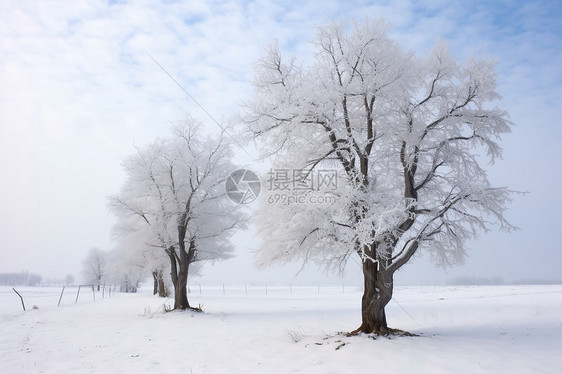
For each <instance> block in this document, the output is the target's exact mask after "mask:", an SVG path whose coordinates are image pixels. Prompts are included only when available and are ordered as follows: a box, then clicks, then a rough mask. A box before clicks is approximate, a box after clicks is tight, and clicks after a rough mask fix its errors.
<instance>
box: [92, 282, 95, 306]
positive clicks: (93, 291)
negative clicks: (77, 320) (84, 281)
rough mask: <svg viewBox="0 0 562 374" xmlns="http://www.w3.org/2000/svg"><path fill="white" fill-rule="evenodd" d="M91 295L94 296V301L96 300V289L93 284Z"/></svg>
mask: <svg viewBox="0 0 562 374" xmlns="http://www.w3.org/2000/svg"><path fill="white" fill-rule="evenodd" d="M92 296H94V302H95V301H96V291H95V290H94V285H93V284H92Z"/></svg>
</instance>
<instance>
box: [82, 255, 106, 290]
mask: <svg viewBox="0 0 562 374" xmlns="http://www.w3.org/2000/svg"><path fill="white" fill-rule="evenodd" d="M108 256H109V255H108V252H105V251H102V250H101V249H99V248H92V249H90V250H89V251H88V255H87V256H86V258H85V259H84V262H83V264H82V276H83V277H84V280H85V281H86V282H92V284H93V285H94V286H95V287H96V288H97V290H98V291H99V290H100V288H101V285H102V284H103V283H104V282H105V281H106V277H107V263H108V261H107V260H108Z"/></svg>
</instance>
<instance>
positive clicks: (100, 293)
mask: <svg viewBox="0 0 562 374" xmlns="http://www.w3.org/2000/svg"><path fill="white" fill-rule="evenodd" d="M113 292H114V290H113V287H111V286H100V288H99V290H98V289H97V287H95V286H93V285H91V284H89V285H77V286H62V287H40V286H37V287H17V288H16V287H0V311H1V312H14V311H16V310H23V311H27V310H31V309H39V308H41V307H44V306H65V305H73V304H83V303H89V302H95V301H96V299H97V300H99V299H104V298H106V297H107V298H109V297H111V295H112V293H113Z"/></svg>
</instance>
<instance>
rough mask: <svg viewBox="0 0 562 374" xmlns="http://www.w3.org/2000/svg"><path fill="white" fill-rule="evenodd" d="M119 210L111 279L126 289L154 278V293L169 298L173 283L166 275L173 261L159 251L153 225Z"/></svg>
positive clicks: (115, 227)
mask: <svg viewBox="0 0 562 374" xmlns="http://www.w3.org/2000/svg"><path fill="white" fill-rule="evenodd" d="M117 213H118V220H117V222H116V224H115V226H114V241H115V243H116V246H115V248H114V250H113V251H112V253H113V256H112V258H113V261H112V263H111V266H110V273H111V276H112V279H113V280H114V281H115V283H116V284H121V285H122V286H121V288H123V289H125V290H127V289H129V288H130V287H129V285H131V284H136V283H140V282H141V281H142V280H144V279H146V278H149V277H152V279H153V284H154V287H153V294H154V295H156V294H158V296H160V297H169V296H170V286H171V283H170V282H169V281H166V279H167V277H166V276H165V275H166V274H169V273H170V270H169V269H170V261H169V259H168V257H167V256H166V254H165V252H164V251H162V250H160V249H161V246H160V245H158V244H157V240H155V239H157V238H155V237H154V233H153V232H152V229H151V227H150V226H148V225H147V224H146V222H145V221H140V220H138V217H136V216H131V215H130V212H127V211H123V210H119V209H118V210H117Z"/></svg>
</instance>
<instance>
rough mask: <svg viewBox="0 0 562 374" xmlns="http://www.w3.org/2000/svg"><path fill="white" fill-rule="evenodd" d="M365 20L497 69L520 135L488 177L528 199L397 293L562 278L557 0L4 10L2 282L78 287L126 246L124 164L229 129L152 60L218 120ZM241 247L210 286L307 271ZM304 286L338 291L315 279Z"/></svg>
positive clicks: (214, 271)
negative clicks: (112, 210)
mask: <svg viewBox="0 0 562 374" xmlns="http://www.w3.org/2000/svg"><path fill="white" fill-rule="evenodd" d="M281 3H282V4H281ZM490 3H492V4H490ZM367 17H368V18H371V19H374V18H378V17H383V18H385V19H386V20H387V21H388V22H390V23H391V24H392V28H391V30H390V34H391V36H392V37H394V38H395V39H396V40H397V41H398V42H399V43H400V44H402V46H403V47H404V48H406V49H408V50H412V51H414V52H415V53H417V54H420V55H423V54H425V53H427V52H428V50H429V48H430V47H431V45H432V44H433V43H435V41H436V40H438V39H447V40H449V41H450V45H451V49H452V50H453V51H454V52H455V54H456V55H457V56H458V58H459V59H466V58H469V57H471V56H479V55H481V54H482V53H485V55H486V56H488V57H490V58H494V59H496V60H497V61H498V64H497V73H498V91H499V93H500V94H501V95H502V97H503V99H502V101H501V103H500V105H501V106H502V107H503V108H504V109H506V110H508V111H509V113H510V115H511V119H512V120H513V121H514V122H515V124H516V125H517V127H515V129H514V131H513V133H512V134H510V135H508V136H506V137H505V139H504V140H503V146H504V160H502V161H499V162H497V163H496V164H495V165H494V166H491V167H490V177H491V179H492V180H493V182H494V183H495V184H496V185H501V186H504V185H507V186H509V187H510V188H512V189H515V190H520V191H529V194H527V195H526V196H521V197H516V199H515V201H514V202H513V204H512V206H511V209H510V211H509V212H508V217H509V219H510V220H511V221H512V222H513V223H514V224H515V225H517V226H519V227H520V230H519V231H517V232H515V233H512V234H505V233H488V234H484V235H482V237H481V238H480V239H479V240H477V241H475V242H472V243H471V244H470V247H471V251H470V257H469V259H468V261H467V263H466V264H465V266H463V267H459V268H453V269H449V270H447V272H445V271H444V270H441V269H435V268H434V267H432V266H431V264H429V261H428V260H427V259H426V258H425V257H423V256H418V258H415V259H414V262H413V263H412V264H409V265H406V267H405V268H404V270H403V271H401V273H400V274H398V276H397V277H398V281H400V282H403V283H418V282H421V283H424V284H431V283H438V282H443V281H445V280H447V279H452V278H455V277H460V276H474V277H501V278H503V279H505V280H508V281H509V280H519V279H558V280H560V279H562V245H561V244H560V240H559V237H558V235H560V233H559V230H560V227H559V226H560V223H561V222H562V220H561V219H560V218H559V214H560V213H559V212H560V211H562V203H561V199H560V197H559V196H560V193H559V188H560V187H559V186H560V185H561V182H562V177H561V172H562V170H561V169H562V168H561V161H560V160H561V158H562V128H561V126H560V118H562V109H561V107H562V100H561V97H562V68H560V67H561V66H562V26H561V25H562V23H561V22H560V19H561V17H562V6H561V5H560V2H559V1H555V0H552V1H521V2H517V1H508V0H505V1H502V0H498V1H494V2H488V1H468V2H467V1H449V0H428V1H415V0H399V1H337V0H334V1H332V0H320V1H307V0H300V1H284V2H276V1H270V0H256V1H196V0H191V1H177V2H175V1H162V2H156V1H134V2H133V1H131V2H128V1H72V2H62V1H61V2H57V1H41V2H38V1H26V0H14V1H12V0H4V1H2V2H0V209H1V212H2V213H1V214H0V272H8V271H16V272H19V271H21V270H29V271H31V272H35V273H39V274H42V275H43V276H44V277H45V278H49V277H58V278H64V276H65V275H66V274H74V275H75V276H78V275H79V268H80V266H81V261H82V260H83V258H84V257H85V254H86V252H87V251H88V249H90V248H92V247H100V248H102V249H106V250H109V249H111V248H112V246H113V243H112V241H111V226H112V224H113V223H114V219H113V217H112V216H111V215H110V214H109V213H108V211H107V208H106V196H107V195H109V194H111V193H115V192H117V191H118V190H119V188H120V186H121V184H122V183H123V181H124V173H123V171H122V167H121V160H122V159H123V158H124V157H125V156H127V155H128V154H130V153H132V152H133V150H134V146H135V145H142V144H145V143H147V142H149V141H151V140H153V139H155V138H156V137H159V136H166V135H167V134H168V132H169V128H170V124H171V122H174V121H176V120H178V119H181V118H182V117H184V116H185V114H186V113H187V112H189V113H191V114H192V115H194V116H195V117H198V118H199V119H201V120H202V121H204V122H205V123H206V124H207V126H208V128H209V129H210V130H211V129H213V128H214V127H215V126H216V125H215V124H214V123H213V122H212V120H211V119H210V118H209V117H208V116H207V115H206V114H205V113H204V112H203V111H202V110H201V109H200V108H199V107H198V106H197V105H196V104H195V103H194V102H193V101H192V100H191V99H190V98H189V97H188V96H187V95H186V94H185V93H184V92H183V91H182V90H181V89H180V88H179V87H178V86H177V85H176V83H175V82H174V81H173V80H172V79H170V77H168V76H167V75H166V74H165V73H164V72H163V71H162V70H161V68H160V67H159V66H158V65H157V64H156V63H155V62H154V61H153V60H152V59H151V58H150V56H149V55H148V53H149V54H150V55H152V56H154V58H155V59H156V60H158V61H159V63H160V64H162V66H164V67H165V68H166V69H167V70H168V71H169V72H170V73H171V74H172V75H173V76H175V77H176V78H177V79H178V81H179V82H180V83H181V85H183V87H185V88H186V89H187V90H188V91H189V93H190V94H191V95H193V96H194V97H195V98H196V99H197V100H198V101H199V102H200V103H201V105H202V106H203V107H204V108H205V109H206V110H207V111H208V112H209V113H211V114H212V115H213V116H214V117H215V118H217V119H218V120H219V121H220V120H222V119H226V118H228V117H229V116H231V115H232V114H233V113H234V112H235V111H236V110H237V106H238V104H239V103H240V102H241V101H242V100H244V99H246V98H248V96H249V94H250V91H251V86H250V83H249V82H250V80H251V78H252V65H253V63H254V62H255V61H256V60H257V59H259V58H260V57H261V56H262V55H263V54H264V47H266V46H267V44H268V43H271V42H272V41H273V40H275V39H276V40H277V41H278V43H279V45H280V48H281V49H282V51H283V52H284V53H285V54H287V55H295V56H299V57H302V58H304V59H306V58H307V56H310V54H311V53H312V50H311V48H310V44H309V42H310V41H311V40H312V39H313V37H314V34H315V26H318V25H322V24H326V23H328V22H330V20H349V19H356V20H359V21H362V20H365V19H366V18H367ZM243 162H248V160H245V161H243ZM235 238H236V240H237V244H238V251H237V253H238V257H237V258H236V259H234V260H231V261H229V262H226V263H223V264H221V265H219V266H214V267H210V266H208V267H207V268H206V269H205V271H206V276H205V277H206V278H204V280H207V281H209V282H211V281H216V282H227V283H229V282H267V281H271V282H273V281H278V282H285V281H287V282H289V281H294V280H295V275H294V272H295V269H296V268H298V266H296V265H294V266H289V267H281V268H275V269H271V270H265V271H264V270H261V271H258V270H254V269H253V268H252V259H251V256H250V255H249V253H250V250H251V248H252V246H253V242H254V240H253V238H252V233H251V232H248V233H240V234H239V235H237V236H236V237H235ZM358 269H359V268H358V266H356V265H354V264H351V265H350V267H349V269H348V273H347V275H346V278H345V279H346V281H356V280H358V279H359V277H358V274H357V271H358ZM299 277H300V278H299ZM299 277H297V280H300V281H303V282H305V281H311V282H312V281H320V280H319V279H321V280H322V281H327V280H329V279H330V278H326V277H320V276H319V275H318V274H317V272H316V271H315V269H314V267H311V268H309V269H308V270H307V271H306V272H305V273H304V274H303V275H300V276H299ZM225 278H228V279H225Z"/></svg>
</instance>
